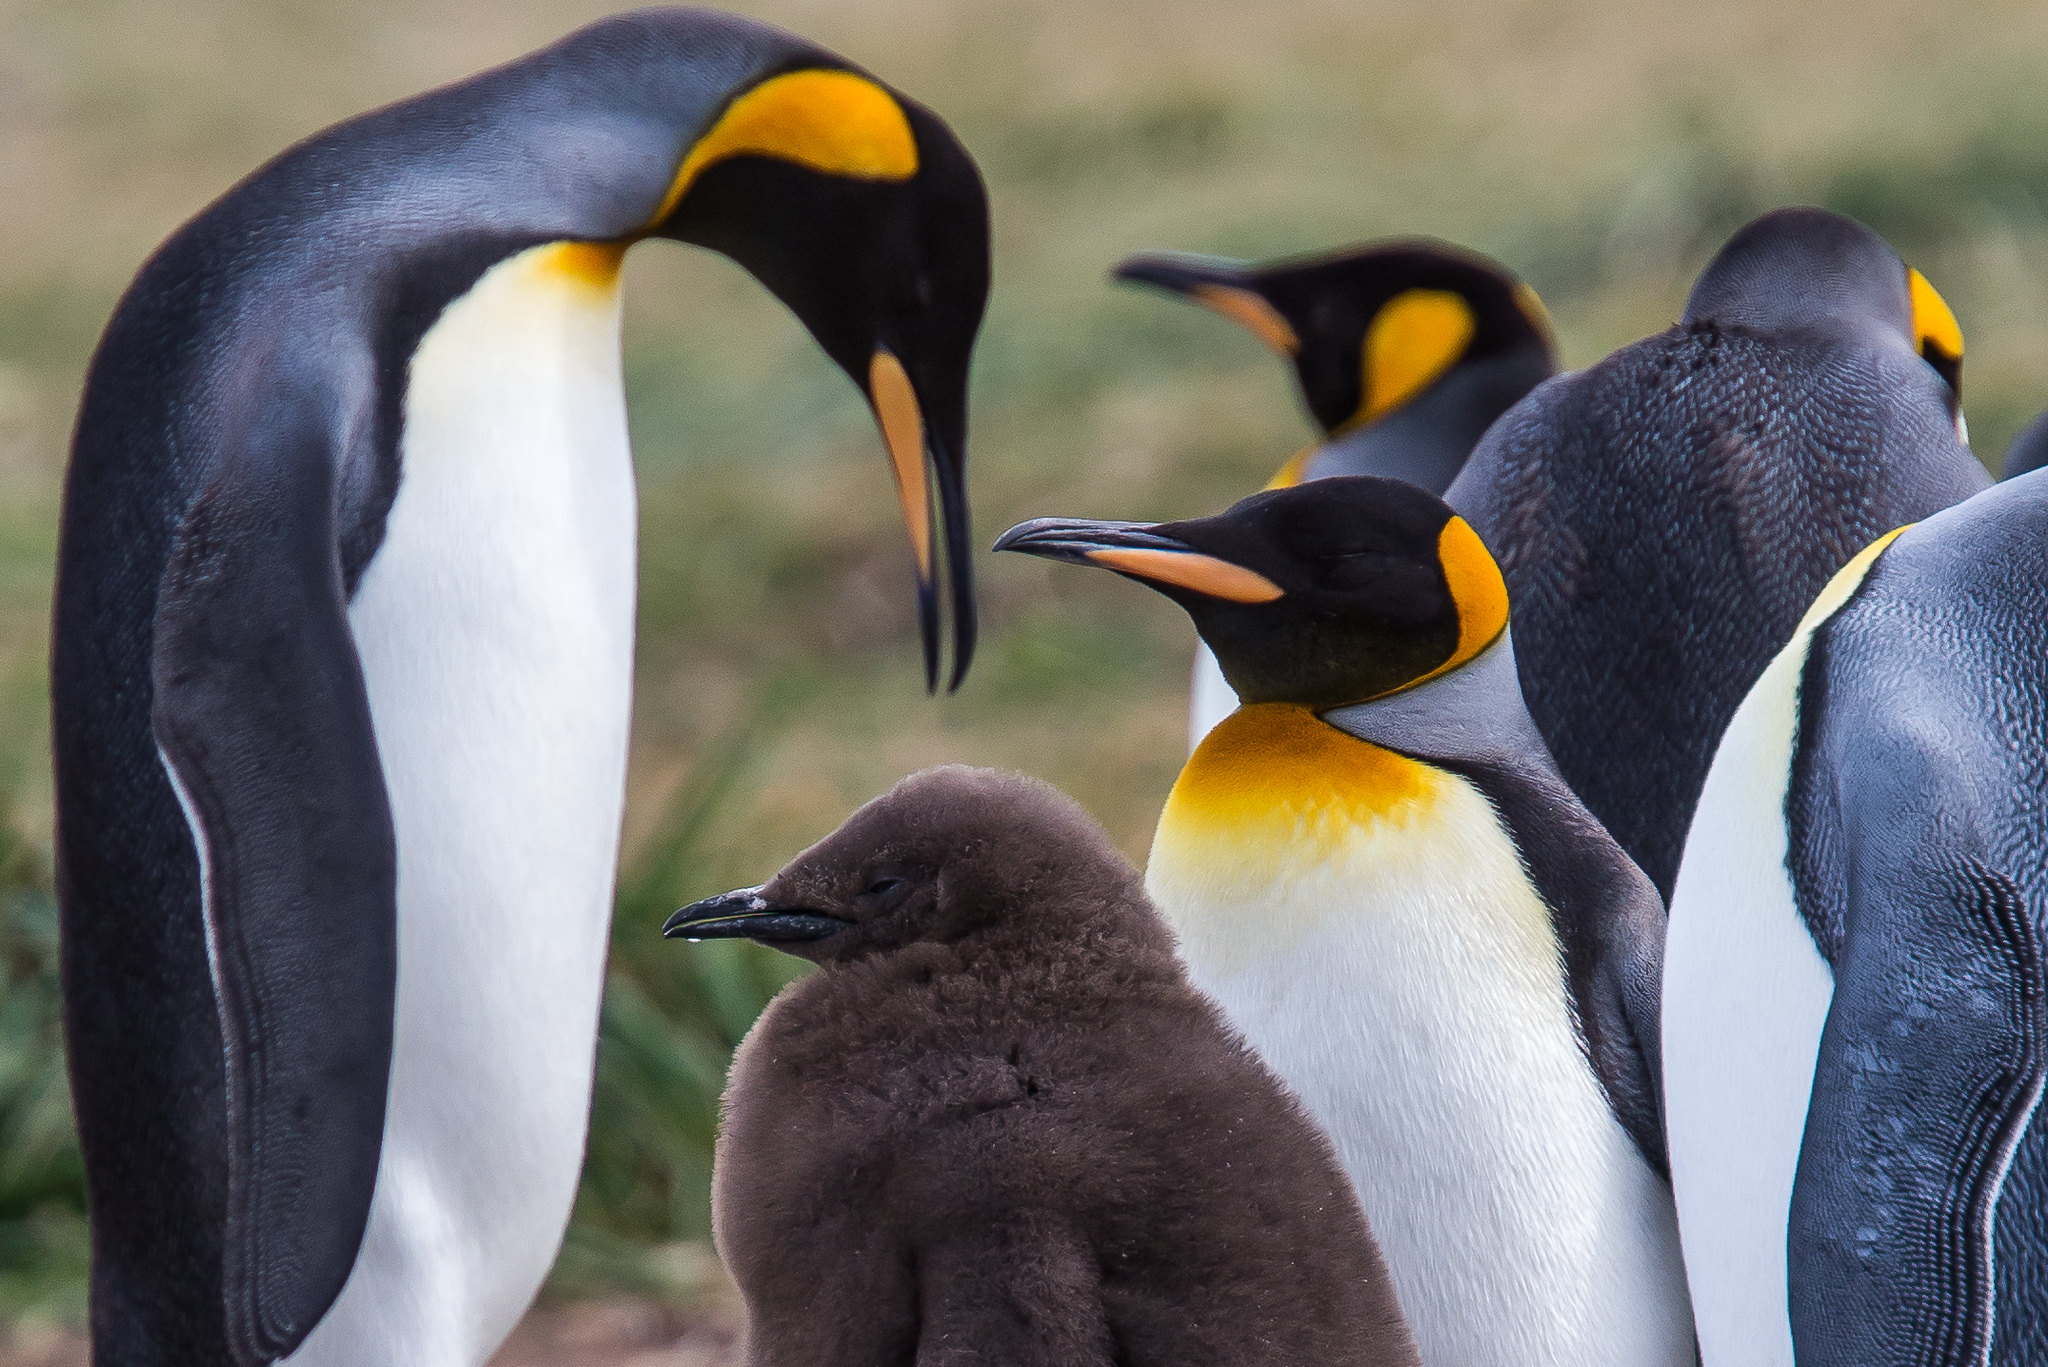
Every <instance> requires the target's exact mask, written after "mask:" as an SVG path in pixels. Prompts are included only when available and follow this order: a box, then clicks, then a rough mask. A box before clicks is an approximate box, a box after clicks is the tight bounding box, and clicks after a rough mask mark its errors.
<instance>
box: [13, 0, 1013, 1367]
mask: <svg viewBox="0 0 2048 1367" xmlns="http://www.w3.org/2000/svg"><path fill="white" fill-rule="evenodd" d="M651 237H665V238H671V239H676V240H680V241H684V242H691V243H696V244H700V245H703V246H707V247H710V248H713V249H715V250H718V251H721V252H723V253H725V254H727V255H728V256H731V257H732V258H734V259H735V260H736V261H738V262H739V263H740V264H741V265H742V266H744V267H746V268H747V269H749V270H750V271H752V272H753V274H754V275H755V276H757V277H758V278H759V279H760V280H761V281H762V282H763V283H764V284H765V285H766V286H767V287H768V288H769V289H770V290H771V291H773V292H774V293H775V294H776V295H777V296H779V297H780V298H781V299H782V301H783V302H784V303H785V304H787V305H788V306H789V308H790V309H791V310H792V311H793V312H794V313H795V314H796V315H797V317H798V318H799V319H800V320H801V321H802V322H803V323H804V324H805V325H806V326H807V327H808V328H809V329H810V331H811V332H812V334H813V335H814V336H815V337H816V338H817V340H818V341H819V343H820V344H821V345H822V347H823V349H824V350H825V351H826V352H827V353H828V354H829V355H830V357H831V358H832V359H833V360H834V361H836V362H837V363H838V364H839V365H840V366H842V367H844V368H845V369H846V370H847V371H848V372H849V373H851V375H852V376H853V378H854V380H855V381H856V382H857V383H858V384H859V386H860V387H861V389H862V391H863V392H864V393H865V395H866V397H867V399H868V402H869V403H870V404H871V405H872V407H873V409H874V412H875V415H876V417H877V419H878V420H879V423H880V427H881V432H882V436H883V439H884V444H885V446H886V447H887V451H888V455H889V457H890V462H891V465H892V467H893V470H894V475H895V480H896V483H897V486H898V492H899V493H900V495H901V497H902V503H903V511H904V514H905V516H906V518H907V519H908V524H909V529H910V536H911V541H912V546H913V550H914V553H915V556H914V559H915V566H916V577H917V585H918V590H919V600H920V607H921V612H922V621H923V625H924V635H925V643H926V649H927V663H928V672H929V673H930V675H931V677H933V678H934V679H936V671H937V665H938V646H939V639H938V638H939V625H940V620H939V619H940V602H939V600H940V593H941V587H942V586H941V583H940V579H941V570H940V565H941V559H942V552H944V551H945V550H947V549H950V551H951V555H950V567H951V569H950V597H951V609H952V621H953V623H954V628H955V633H956V634H955V640H954V655H953V666H952V674H951V677H952V679H953V680H954V681H955V682H957V681H958V679H959V676H960V672H961V671H962V670H964V669H965V668H966V666H967V663H968V658H969V652H970V649H971V646H972V639H973V637H972V621H973V618H972V597H971V586H970V582H969V579H968V568H967V566H968V561H967V558H966V556H965V555H964V554H963V553H962V547H963V545H964V542H963V537H964V536H965V534H966V526H967V520H966V518H967V515H966V504H965V500H964V491H963V486H962V480H963V474H962V469H963V466H962V462H963V459H964V449H963V442H964V434H965V425H966V377H967V367H968V359H969V351H970V349H971V346H972V343H973V338H974V335H975V332H976V330H977V328H978V325H979V321H980V317H981V313H982V308H983V304H984V301H985V297H986V293H987V286H988V271H989V264H988V254H989V246H988V229H987V209H986V200H985V197H984V193H983V189H982V186H981V182H980V179H979V176H978V174H977V172H976V171H975V169H974V166H973V163H972V162H971V160H970V159H969V158H968V156H967V153H966V152H965V150H964V149H963V148H962V147H961V146H960V144H959V143H958V142H957V141H956V140H955V138H954V137H953V136H952V134H951V133H950V132H948V130H947V129H946V128H945V126H944V125H943V124H941V123H940V122H939V120H938V119H937V118H936V117H934V116H933V115H932V114H931V113H930V112H929V111H927V110H925V109H924V108H922V107H921V106H919V105H917V104H916V103H914V102H912V101H911V100H909V99H906V98H905V97H903V96H902V95H900V94H898V93H896V92H895V91H893V90H891V89H890V88H888V87H887V86H885V85H883V84H881V83H880V82H879V81H877V80H875V79H874V78H873V77H871V76H869V75H867V74H866V73H864V72H862V71H860V70H858V69H857V68H854V67H852V66H850V65H848V64H847V63H846V62H844V61H842V60H841V59H839V58H837V57H835V56H833V55H832V54H831V53H828V52H825V51H823V50H821V49H819V48H817V47H814V46H812V45H811V44H809V43H807V42H804V41H803V40H801V39H798V38H795V37H792V36H790V35H788V34H784V33H782V32H779V31H777V30H775V29H771V28H768V27H765V26H763V25H760V24H756V23H752V22H749V21H746V20H742V19H737V18H733V17H730V16H726V15H721V14H715V13H712V12H709V11H700V10H682V9H657V10H645V11H640V12H637V13H632V14H626V15H621V16H617V17H614V18H611V19H607V20H604V21H602V22H600V23H598V24H595V25H593V26H592V27H589V28H587V29H584V30H582V31H580V32H578V33H576V34H573V35H571V36H570V37H568V38H566V39H564V40H562V41H561V42H560V43H558V44H556V45H555V46H553V47H550V48H547V49H545V50H543V51H541V52H539V53H536V54H534V55H532V56H530V57H527V58H524V59H522V60H519V61H515V62H513V63H511V64H510V65H508V66H504V67H501V68H498V69H496V70H493V71H490V72H487V73H485V74H483V75H480V76H477V77H475V78H474V79H471V80H467V81H463V82H461V83H459V84H456V85H453V86H449V87H447V88H445V89H442V90H438V91H435V92H432V93H430V94H426V95H423V96H420V97H418V98H416V99H413V100H409V101H406V102H404V103H401V104H397V105H394V106H391V107H389V108H386V109H383V110H379V111H377V112H374V113H370V114H366V115H364V116H362V117H360V118H357V119H354V120H351V121H349V122H346V123H343V124H340V125H338V126H336V127H335V128H332V129H330V130H328V131H326V132H323V133H320V134H318V135H316V136H314V137H312V138H311V139H309V140H307V141H306V142H304V143H301V144H300V145H298V146H296V147H294V148H292V149H291V150H289V151H287V152H285V153H283V154H282V155H280V156H279V157H278V158H277V159H276V160H274V161H272V162H270V163H269V164H268V165H266V166H264V167H263V168H262V169H260V170H258V171H257V172H255V173H254V174H253V175H251V176H250V177H249V178H248V179H246V180H244V181H243V182H242V183H241V184H239V185H237V186H236V187H235V188H233V189H231V190H229V191H228V192H227V193H226V194H225V195H224V196H223V197H222V198H220V199H219V200H217V201H216V202H215V203H214V204H213V205H212V206H211V207H209V208H207V209H206V210H204V211H203V212H201V213H200V214H199V216H198V217H197V218H195V219H193V220H192V221H191V222H190V223H189V224H187V225H186V226H185V227H184V228H182V229H180V230H179V231H178V232H177V233H176V234H174V235H173V236H172V237H171V238H170V239H169V240H168V241H167V242H165V243H164V245H163V246H162V247H161V248H159V249H158V251H157V252H156V254H155V255H154V256H153V257H152V258H151V259H150V260H149V262H148V263H147V264H146V265H145V266H144V267H143V268H142V270H141V272H140V274H139V275H138V276H137V278H136V280H135V282H134V283H133V284H132V285H131V286H130V287H129V289H128V292H127V294H126V295H125V296H124V298H123V299H122V301H121V303H120V305H119V307H118V308H117V310H116V311H115V314H114V316H113V319H112V321H111V322H110V323H109V324H108V326H107V330H106V332H105V335H104V336H103V338H102V339H101V342H100V345H99V349H98V352H97V354H96V356H95V357H94V360H93V363H92V367H91V371H90V374H89V376H88V378H87V382H86V387H85V393H84V398H83V402H82V407H81V410H80V413H79V419H78V426H77V432H76V438H75V442H74V445H73V449H72V457H71V464H70V470H69V475H68V481H67V484H66V492H65V502H64V512H63V527H62V542H61V547H60V551H59V568H58V588H57V598H56V608H55V626H54V635H55V641H54V659H53V683H52V686H53V694H54V698H53V706H54V729H55V750H56V777H57V804H58V834H57V852H58V854H57V857H58V870H59V872H58V877H59V883H60V888H61V893H62V904H63V907H62V910H63V945H64V959H63V973H64V977H63V982H64V991H65V1012H66V1015H65V1023H66V1031H67V1039H68V1043H69V1052H70V1066H71V1073H72V1079H73V1088H74V1096H75V1099H76V1102H77V1110H78V1121H79V1131H80V1137H81V1141H82V1144H83V1149H84V1154H85V1161H86V1174H87V1182H88V1189H89V1193H90V1197H91V1208H92V1242H93V1252H92V1258H93V1261H92V1304H91V1314H92V1330H93V1337H94V1344H95V1347H94V1351H95V1357H96V1360H97V1361H98V1362H100V1363H103V1364H121V1367H133V1365H136V1364H144V1365H148V1364H171V1365H175V1367H186V1365H188V1364H190V1365H194V1367H197V1365H199V1364H204V1365H205V1367H217V1364H220V1363H224V1362H234V1363H237V1364H242V1367H251V1365H252V1364H260V1363H269V1362H272V1361H276V1360H278V1359H284V1358H289V1359H290V1361H292V1362H293V1363H296V1364H306V1367H328V1365H329V1364H333V1365H334V1367H377V1365H378V1364H398V1363H404V1364H422V1365H426V1367H474V1365H475V1364H479V1363H481V1362H483V1361H484V1360H485V1359H486V1358H487V1357H489V1356H490V1354H491V1352H492V1351H493V1350H494V1349H495V1347H496V1346H497V1344H498V1342H499V1341H500V1340H501V1339H502V1338H503V1337H504V1335H505V1334H506V1332H507V1331H508V1330H509V1329H510V1328H511V1326H512V1325H513V1323H514V1322H515V1321H516V1320H517V1319H518V1318H519V1316H520V1314H521V1313H522V1311H523V1310H524V1309H525V1307H526V1305H527V1303H528V1301H529V1300H530V1299H531V1297H532V1295H533V1293H534V1291H535V1290H536V1289H537V1288H538V1287H539V1285H540V1283H541V1279H542V1277H543V1276H544V1275H545V1274H546V1272H547V1270H548V1267H549V1265H550V1263H551V1262H552V1260H553V1257H554V1253H555V1250H556V1248H557V1245H558V1244H559V1242H560V1238H561V1235H562V1231H563V1228H564V1225H565V1223H566V1221H567V1218H568V1215H569V1209H570V1204H571V1201H572V1199H573V1197H574V1194H575V1191H576V1184H577V1174H578V1168H579V1166H580V1162H581V1157H582V1152H583V1139H584V1129H585V1122H586V1116H587V1112H588V1107H589V1098H590V1086H591V1072H592V1057H593V1050H594V1043H595V1039H596V1032H597V1010H598V1000H599V994H600V990H601V986H602V979H603V961H604V952H605V940H606V929H607V924H608V921H609V905H610V898H611V891H612V880H613V873H614V863H615V859H616V847H617V842H618V834H619V817H620V808H621V802H622V793H623V779H624V773H625V763H626V740H627V727H628V719H629V705H630V700H631V684H632V654H633V616H634V574H635V569H634V541H635V516H634V487H633V471H632V466H631V461H630V453H629V450H628V442H627V429H626V413H625V405H624V402H623V397H622V392H621V386H620V356H619V307H620V301H619V272H620V261H621V258H622V256H623V255H624V253H625V252H626V250H627V248H628V247H629V246H630V245H631V244H632V243H634V242H637V241H640V240H642V239H644V238H651ZM934 507H936V509H937V512H936V513H934V512H933V509H934Z"/></svg>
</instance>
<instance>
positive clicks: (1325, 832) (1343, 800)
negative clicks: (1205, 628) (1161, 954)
mask: <svg viewBox="0 0 2048 1367" xmlns="http://www.w3.org/2000/svg"><path fill="white" fill-rule="evenodd" d="M1451 785H1456V786H1457V787H1458V788H1460V789H1463V788H1466V787H1467V785H1465V784H1464V783H1463V781H1462V780H1460V779H1457V778H1456V777H1455V776H1453V775H1450V774H1447V773H1445V772H1443V771H1442V770H1439V769H1436V768H1433V767H1431V766H1429V765H1426V764H1422V763H1419V762H1418V761H1416V760H1412V759H1409V758H1408V757H1407V756H1405V755H1399V754H1396V753H1394V752H1393V751H1391V750H1387V749H1383V748H1381V747H1380V746H1377V745H1373V744H1370V743H1369V742H1366V741H1362V740H1359V739H1357V738H1355V737H1353V736H1349V735H1346V734H1345V733H1344V732H1342V731H1339V730H1337V729H1336V728H1335V727H1333V726H1331V725H1329V724H1328V723H1326V722H1323V721H1321V720H1320V719H1318V718H1317V717H1316V715H1315V714H1314V713H1313V712H1310V711H1309V710H1308V709H1307V708H1304V707H1296V706H1292V705H1289V704H1284V703H1258V704H1254V705H1251V706H1248V707H1242V708H1239V709H1238V710H1237V711H1236V712H1235V713H1233V714H1232V715H1231V716H1230V717H1228V718H1226V719H1225V720H1224V721H1223V722H1222V723H1221V724H1219V725H1218V726H1217V727H1216V729H1215V730H1213V731H1211V732H1210V733H1209V735H1208V736H1207V737H1206V738H1205V739H1204V740H1203V741H1202V744H1201V746H1200V747H1199V748H1198V749H1196V751H1195V753H1194V754H1193V755H1192V756H1190V757H1189V759H1188V762H1187V765H1186V767H1185V768H1183V769H1182V770H1181V775H1180V779H1179V781H1178V782H1176V783H1175V784H1174V786H1173V792H1172V794H1171V795H1170V796H1169V797H1168V798H1167V800H1166V808H1165V810H1164V811H1163V812H1161V813H1160V816H1159V827H1158V830H1157V832H1156V833H1155V834H1154V836H1153V840H1152V857H1151V860H1150V863H1149V868H1148V881H1149V882H1150V883H1152V885H1153V894H1154V896H1155V897H1156V898H1157V899H1158V901H1159V902H1160V904H1161V906H1162V907H1171V908H1175V909H1185V910H1188V911H1193V910H1194V909H1196V908H1217V909H1219V910H1220V909H1223V908H1229V907H1249V906H1259V907H1260V908H1261V909H1262V910H1261V915H1260V917H1259V920H1260V928H1259V940H1260V943H1261V944H1262V945H1263V946H1264V947H1265V948H1266V949H1268V950H1271V949H1274V948H1278V947H1281V946H1283V945H1285V944H1288V943H1292V942H1294V941H1296V940H1298V939H1300V938H1301V937H1302V936H1304V935H1306V934H1308V933H1310V932H1312V931H1313V930H1314V929H1315V928H1316V926H1317V925H1318V924H1319V923H1320V921H1321V920H1322V919H1323V917H1325V916H1326V915H1331V914H1341V913H1342V912H1343V910H1344V903H1343V900H1342V899H1335V900H1328V899H1320V898H1315V899H1297V898H1287V899H1284V900H1283V901H1282V902H1281V903H1277V904H1276V902H1275V900H1274V898H1273V896H1272V890H1273V889H1274V888H1275V887H1285V886H1297V887H1298V886H1302V885H1303V884H1304V883H1305V882H1320V881H1321V880H1322V879H1323V878H1325V877H1328V876H1329V875H1330V873H1331V872H1333V871H1336V870H1341V869H1342V868H1343V867H1344V866H1346V865H1348V864H1350V863H1352V862H1353V861H1354V860H1356V859H1362V858H1363V859H1370V860H1373V861H1374V862H1378V863H1381V864H1384V863H1386V862H1387V861H1394V862H1396V863H1405V862H1407V859H1408V858H1409V857H1412V856H1411V855H1404V850H1411V849H1412V846H1413V844H1414V837H1415V836H1417V835H1419V834H1420V828H1423V827H1428V826H1433V825H1436V824H1437V823H1438V822H1439V821H1440V820H1441V818H1442V816H1443V812H1442V810H1441V809H1442V807H1443V805H1444V802H1445V799H1446V797H1447V796H1449V794H1447V791H1446V790H1447V788H1449V787H1450V786H1451ZM1454 800H1455V799H1454ZM1282 906H1284V908H1285V910H1284V911H1282V910H1279V908H1280V907H1282ZM1171 914H1172V913H1171V912H1169V915H1171ZM1197 914H1198V915H1199V913H1197ZM1276 914H1277V917H1278V920H1276ZM1280 922H1286V923H1284V924H1283V923H1280ZM1218 929H1221V927H1218ZM1181 930H1182V933H1183V934H1184V935H1187V934H1195V935H1200V934H1201V933H1202V930H1203V927H1201V926H1199V925H1183V926H1182V927H1181ZM1232 957H1234V956H1232Z"/></svg>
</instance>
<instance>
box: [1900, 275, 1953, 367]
mask: <svg viewBox="0 0 2048 1367" xmlns="http://www.w3.org/2000/svg"><path fill="white" fill-rule="evenodd" d="M1906 288H1907V290H1908V291H1909V292H1910V293H1911V294H1912V296H1913V345H1914V347H1915V348H1916V349H1918V351H1919V352H1920V354H1921V355H1923V356H1927V352H1928V350H1929V348H1932V349H1933V350H1934V351H1936V352H1938V353H1939V359H1941V360H1945V361H1950V362H1954V361H1960V360H1962V359H1963V325H1962V324H1961V323H1958V322H1957V321H1956V315H1955V310H1954V309H1951V308H1950V307H1949V306H1948V300H1946V299H1944V298H1942V297H1941V291H1940V290H1937V289H1936V288H1934V286H1933V284H1932V283H1931V282H1930V281H1929V280H1928V279H1927V277H1926V276H1924V275H1922V274H1920V272H1918V271H1916V270H1914V269H1913V268H1912V267H1910V266H1909V267H1907V268H1906ZM1927 359H1928V360H1930V361H1931V360H1935V359H1937V357H1935V356H1927Z"/></svg>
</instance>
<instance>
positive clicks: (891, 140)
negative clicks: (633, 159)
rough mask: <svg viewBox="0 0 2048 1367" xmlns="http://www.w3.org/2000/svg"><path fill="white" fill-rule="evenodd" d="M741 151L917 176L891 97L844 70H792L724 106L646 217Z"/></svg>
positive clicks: (866, 175)
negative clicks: (716, 164) (721, 162)
mask: <svg viewBox="0 0 2048 1367" xmlns="http://www.w3.org/2000/svg"><path fill="white" fill-rule="evenodd" d="M740 156H757V157H775V158H777V159H778V160H781V161H788V162H794V163H796V164H797V165H798V166H804V167H808V168H809V169H811V170H813V171H822V172H824V173H825V174H827V175H834V176H847V177H850V178H852V179H856V180H908V179H909V178H910V177H912V176H914V175H916V174H917V139H916V137H915V136H914V135H913V134H912V133H911V131H910V120H909V118H908V117H906V116H905V115H904V113H903V106H901V105H899V104H898V103H896V98H895V96H893V95H891V94H890V93H889V92H888V91H886V90H884V89H882V87H880V86H878V85H876V84H875V83H874V82H873V81H871V80H869V79H868V78H867V77H865V76H858V75H855V74H854V73H853V72H851V71H826V70H810V71H791V72H786V73H784V74H783V75H780V76H771V77H770V78H769V79H767V80H765V81H763V82H761V84H759V85H757V86H755V87H754V88H753V89H752V90H749V91H748V92H747V93H746V94H744V95H741V96H740V97H739V98H738V99H736V100H734V101H733V102H732V103H731V104H730V105H728V106H727V107H726V111H725V113H724V115H722V116H721V117H720V118H719V120H718V122H717V123H715V124H713V125H712V127H711V131H710V132H708V133H706V134H705V135H704V136H703V137H701V138H699V139H698V140H697V145H696V146H694V147H692V148H691V149H690V152H689V155H688V156H686V157H684V158H683V164H682V168H681V169H680V170H678V171H677V172H676V178H675V181H674V182H673V183H672V184H671V185H670V186H669V191H668V196H667V197H666V198H665V199H663V200H662V202H661V209H660V211H659V212H657V213H656V214H655V216H654V218H653V220H652V222H654V223H659V222H661V221H662V220H663V219H665V218H667V217H668V216H669V215H670V214H672V213H674V212H675V207H676V205H678V204H680V203H682V200H683V196H684V195H685V194H687V193H689V189H690V186H691V185H692V184H693V183H694V182H695V181H696V179H697V177H698V176H700V175H702V174H703V173H704V171H705V169H706V168H707V167H709V166H711V165H713V164H714V163H716V162H720V161H724V160H725V159H726V158H728V157H740Z"/></svg>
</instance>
